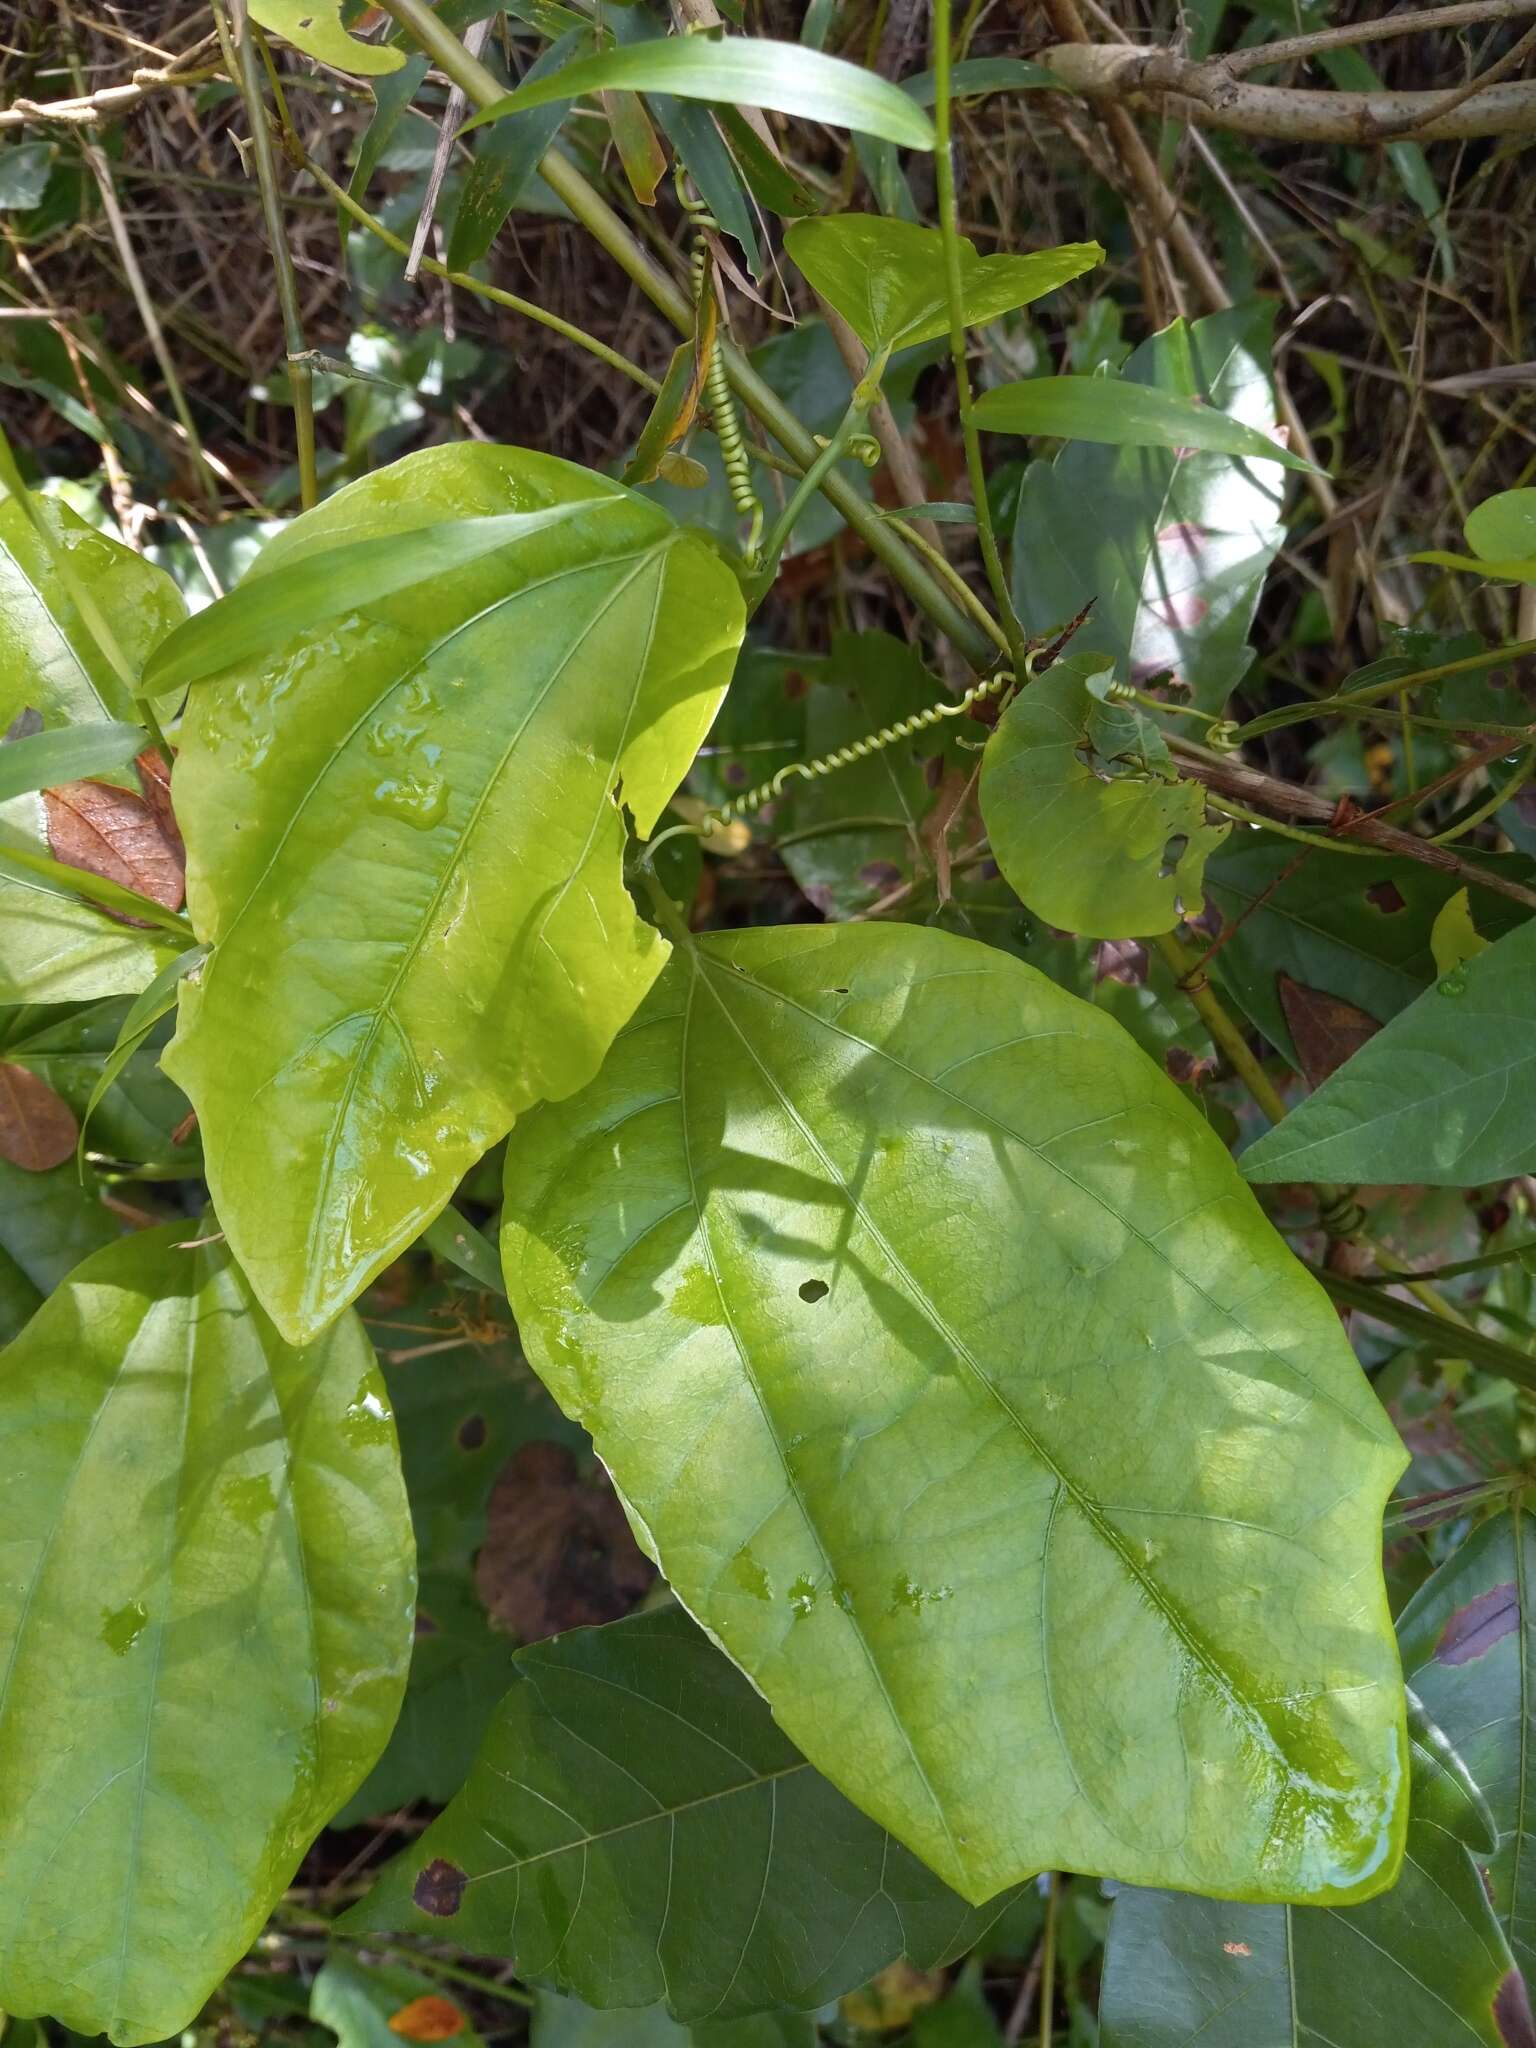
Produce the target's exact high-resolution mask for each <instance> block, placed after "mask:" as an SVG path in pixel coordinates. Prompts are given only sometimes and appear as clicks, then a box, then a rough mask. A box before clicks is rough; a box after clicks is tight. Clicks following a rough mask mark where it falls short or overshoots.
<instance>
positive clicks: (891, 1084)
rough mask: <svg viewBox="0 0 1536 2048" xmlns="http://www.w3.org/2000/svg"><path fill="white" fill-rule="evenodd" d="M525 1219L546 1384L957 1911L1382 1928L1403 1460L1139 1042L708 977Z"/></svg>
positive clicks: (886, 953) (972, 1007)
mask: <svg viewBox="0 0 1536 2048" xmlns="http://www.w3.org/2000/svg"><path fill="white" fill-rule="evenodd" d="M506 1196H507V1207H506V1222H505V1227H504V1232H503V1243H502V1262H503V1265H504V1268H505V1270H506V1276H507V1283H508V1287H509V1290H510V1293H511V1296H512V1303H513V1309H514V1313H515V1315H516V1318H517V1323H518V1328H519V1330H520V1332H521V1334H522V1337H523V1341H524V1344H525V1346H526V1348H527V1351H528V1355H529V1358H530V1360H531V1362H532V1363H533V1364H534V1366H535V1367H536V1369H537V1370H538V1371H539V1373H540V1374H541V1375H542V1377H543V1378H544V1379H545V1381H546V1383H547V1384H548V1385H549V1387H550V1389H551V1391H552V1392H553V1393H554V1395H555V1398H556V1399H557V1400H558V1401H559V1402H560V1404H561V1406H562V1407H564V1408H565V1409H566V1411H567V1412H568V1413H569V1414H571V1415H573V1416H575V1417H576V1418H577V1419H579V1420H580V1421H581V1422H583V1423H584V1424H585V1425H586V1427H587V1428H588V1429H589V1430H590V1431H591V1433H592V1437H593V1440H594V1443H595V1445H596V1448H597V1451H598V1455H599V1456H600V1457H601V1458H602V1460H603V1462H604V1464H605V1465H606V1466H607V1467H608V1470H609V1472H610V1473H611V1475H612V1477H613V1479H614V1483H615V1484H616V1485H617V1487H618V1488H619V1490H620V1492H621V1494H622V1495H623V1497H624V1499H625V1501H626V1503H627V1504H628V1506H629V1509H630V1513H631V1517H632V1519H633V1520H634V1522H635V1525H636V1527H637V1528H638V1529H640V1530H642V1531H643V1532H644V1539H645V1541H646V1543H647V1544H648V1545H649V1546H650V1548H651V1549H652V1552H653V1554H654V1555H655V1556H656V1557H657V1558H658V1560H659V1561H660V1563H661V1565H662V1569H663V1570H664V1571H665V1573H666V1575H667V1577H668V1579H669V1580H670V1581H671V1583H672V1585H673V1586H674V1587H675V1589H676V1591H677V1593H678V1596H679V1598H680V1599H681V1600H683V1601H684V1603H685V1604H686V1605H687V1606H688V1608H689V1610H690V1611H691V1612H692V1613H693V1614H695V1615H696V1616H697V1617H698V1619H699V1620H700V1621H701V1622H702V1623H703V1624H704V1625H705V1626H706V1627H707V1628H708V1629H709V1630H710V1631H711V1633H712V1634H713V1635H715V1636H716V1637H717V1638H718V1640H719V1641H720V1642H721V1643H722V1644H723V1645H724V1647H725V1648H726V1649H727V1650H728V1651H729V1653H730V1654H731V1656H732V1657H734V1658H735V1659H736V1661H737V1662H738V1663H739V1664H740V1665H741V1666H742V1668H743V1669H744V1670H745V1671H746V1672H747V1673H748V1674H749V1676H750V1677H751V1678H752V1680H753V1682H754V1683H755V1684H756V1685H757V1686H758V1687H759V1688H760V1689H761V1691H762V1692H763V1693H764V1695H765V1696H766V1697H767V1699H768V1700H769V1702H770V1703H771V1705H772V1707H773V1710H774V1714H775V1717H776V1718H777V1720H778V1722H779V1723H780V1725H781V1726H782V1727H783V1729H784V1731H785V1733H786V1734H787V1735H788V1736H789V1737H790V1738H791V1740H793V1741H794V1742H796V1743H797V1744H798V1745H799V1746H800V1747H801V1748H802V1749H803V1750H804V1752H805V1754H806V1755H807V1756H808V1757H809V1759H810V1761H811V1762H812V1763H813V1764H814V1765H815V1766H816V1768H817V1769H818V1770H821V1771H824V1772H825V1773H826V1775H827V1776H828V1777H829V1778H831V1779H832V1780H833V1782H834V1783H835V1784H836V1785H837V1786H838V1787H839V1788H840V1789H841V1790H842V1791H843V1792H845V1793H846V1794H847V1795H848V1796H849V1797H850V1798H851V1799H852V1800H854V1801H855V1803H856V1804H857V1805H859V1806H861V1807H862V1808H863V1809H864V1810H865V1811H866V1812H868V1813H870V1814H871V1815H872V1816H873V1817H874V1818H875V1819H877V1820H879V1821H880V1822H881V1823H882V1824H883V1825H885V1826H886V1827H888V1828H889V1829H890V1830H891V1832H892V1833H893V1834H895V1835H897V1836H898V1837H899V1838H900V1839H902V1840H903V1841H905V1842H906V1843H907V1844H908V1846H909V1847H911V1848H912V1849H914V1850H915V1851H916V1852H917V1853H918V1854H919V1855H921V1856H922V1857H923V1858H924V1860H925V1861H926V1862H928V1863H929V1864H931V1865H932V1867H933V1868H934V1869H935V1870H937V1871H939V1872H940V1873H941V1875H943V1876H944V1877H945V1878H946V1879H947V1880H948V1881H949V1882H950V1883H952V1884H954V1885H955V1886H956V1888H957V1889H958V1890H960V1891H961V1892H962V1893H963V1894H964V1895H965V1896H966V1897H968V1898H971V1899H973V1900H977V1901H980V1900H982V1899H985V1898H987V1897H989V1896H990V1895H992V1894H993V1893H995V1892H996V1891H997V1890H998V1889H999V1888H1000V1887H1002V1886H1003V1885H1005V1884H1009V1883H1012V1882H1013V1881H1015V1880H1016V1879H1018V1878H1019V1877H1021V1876H1023V1875H1025V1874H1027V1873H1029V1872H1031V1871H1034V1870H1038V1869H1040V1868H1044V1867H1064V1868H1069V1869H1073V1870H1079V1871H1089V1872H1092V1871H1102V1872H1113V1873H1115V1874H1117V1875H1119V1876H1121V1877H1126V1878H1131V1877H1138V1876H1142V1875H1145V1874H1149V1873H1156V1875H1157V1876H1158V1878H1159V1879H1160V1880H1161V1881H1164V1882H1170V1881H1175V1882H1178V1883H1181V1884H1189V1885H1198V1886H1202V1887H1205V1888H1208V1889H1211V1890H1221V1889H1227V1890H1234V1889H1236V1890H1245V1891H1247V1892H1248V1893H1249V1894H1250V1895H1257V1896H1261V1897H1264V1896H1268V1897H1276V1896H1281V1897H1284V1896H1291V1897H1309V1898H1316V1897H1325V1898H1326V1897H1331V1898H1341V1897H1350V1896H1357V1895H1361V1894H1364V1893H1368V1892H1370V1891H1373V1890H1375V1889H1377V1888H1378V1887H1379V1886H1380V1885H1382V1884H1383V1883H1385V1882H1387V1881H1389V1879H1390V1876H1391V1872H1392V1869H1393V1866H1394V1863H1395V1860H1396V1853H1397V1842H1398V1840H1399V1834H1398V1829H1399V1827H1400V1825H1401V1812H1400V1800H1399V1797H1398V1793H1399V1784H1398V1775H1399V1759H1400V1740H1401V1736H1400V1723H1399V1718H1398V1717H1399V1715H1400V1712H1401V1694H1400V1691H1399V1689H1398V1684H1397V1678H1396V1657H1395V1648H1394V1645H1393V1642H1392V1638H1391V1635H1390V1631H1389V1629H1388V1627H1387V1622H1386V1608H1385V1600H1384V1597H1383V1593H1382V1588H1381V1583H1380V1575H1379V1565H1378V1561H1377V1544H1378V1528H1379V1518H1380V1511H1381V1504H1382V1501H1383V1499H1384V1497H1385V1495H1386V1493H1387V1492H1388V1490H1389V1489H1390V1487H1391V1484H1392V1482H1393V1480H1394V1478H1395V1477H1396V1475H1397V1474H1398V1473H1399V1472H1400V1471H1401V1470H1402V1466H1403V1454H1402V1451H1401V1448H1400V1446H1399V1444H1398V1442H1397V1438H1396V1436H1395V1434H1394V1433H1393V1431H1392V1429H1391V1426H1390V1424H1389V1423H1388V1422H1387V1420H1386V1418H1385V1416H1384V1415H1383V1413H1382V1412H1381V1410H1380V1409H1379V1408H1378V1407H1377V1405H1376V1403H1375V1401H1374V1398H1373V1397H1372V1396H1371V1394H1370V1392H1369V1390H1368V1389H1367V1387H1366V1386H1365V1383H1364V1381H1363V1380H1362V1379H1361V1377H1360V1374H1359V1371H1358V1368H1357V1366H1356V1364H1355V1361H1354V1358H1353V1355H1352V1354H1351V1352H1350V1350H1349V1347H1348V1345H1347V1344H1346V1343H1345V1341H1344V1338H1343V1336H1342V1333H1341V1331H1340V1329H1339V1326H1338V1322H1337V1319H1336V1318H1335V1316H1334V1315H1333V1312H1332V1310H1331V1309H1330V1308H1329V1307H1328V1305H1327V1303H1326V1301H1325V1300H1324V1298H1323V1296H1322V1295H1321V1293H1320V1292H1319V1290H1318V1289H1317V1287H1316V1285H1315V1283H1314V1282H1312V1281H1311V1280H1310V1279H1309V1278H1308V1277H1307V1276H1306V1275H1305V1274H1304V1273H1303V1271H1302V1270H1301V1268H1300V1267H1299V1266H1298V1265H1297V1264H1296V1263H1295V1262H1294V1260H1293V1259H1292V1258H1291V1256H1290V1254H1289V1253H1288V1252H1287V1251H1286V1250H1285V1248H1284V1247H1283V1245H1282V1244H1281V1243H1280V1241H1279V1239H1278V1238H1277V1237H1276V1236H1275V1234H1274V1233H1273V1231H1272V1230H1271V1229H1270V1227H1269V1225H1268V1224H1267V1222H1265V1220H1264V1219H1263V1218H1262V1216H1261V1215H1260V1213H1259V1211H1258V1209H1257V1206H1256V1205H1255V1204H1254V1203H1253V1202H1252V1201H1251V1200H1250V1199H1248V1198H1246V1197H1245V1195H1244V1193H1243V1191H1242V1188H1241V1184H1240V1181H1239V1179H1238V1176H1237V1174H1236V1173H1235V1171H1234V1169H1233V1166H1232V1162H1231V1160H1230V1159H1229V1157H1228V1156H1227V1153H1226V1152H1225V1150H1224V1149H1223V1147H1222V1145H1221V1144H1220V1142H1219V1141H1218V1140H1217V1139H1216V1138H1215V1137H1214V1136H1213V1135H1212V1133H1211V1131H1210V1129H1209V1128H1208V1126H1207V1125H1206V1124H1205V1122H1204V1121H1203V1119H1202V1118H1201V1117H1200V1115H1199V1113H1198V1112H1197V1111H1196V1110H1194V1109H1193V1108H1192V1107H1191V1106H1190V1105H1189V1104H1188V1103H1187V1101H1186V1100H1185V1099H1184V1098H1183V1097H1182V1096H1181V1095H1180V1094H1179V1093H1178V1091H1177V1089H1175V1088H1174V1086H1173V1084H1172V1083H1171V1082H1169V1081H1168V1080H1166V1079H1165V1078H1164V1077H1163V1076H1162V1075H1161V1074H1159V1073H1158V1072H1157V1071H1156V1069H1155V1068H1154V1067H1153V1066H1152V1065H1151V1064H1150V1063H1149V1062H1148V1061H1147V1060H1146V1059H1145V1057H1144V1055H1143V1054H1141V1053H1140V1052H1138V1051H1137V1050H1136V1049H1135V1047H1134V1046H1133V1045H1132V1044H1131V1043H1130V1041H1129V1040H1128V1039H1127V1037H1126V1036H1125V1034H1124V1032H1123V1031H1121V1029H1120V1027H1119V1026H1118V1025H1117V1024H1115V1023H1114V1022H1113V1021H1112V1020H1111V1019H1110V1018H1108V1017H1106V1016H1103V1015H1101V1014H1100V1013H1099V1012H1097V1011H1095V1010H1093V1009H1091V1008H1089V1007H1088V1006H1087V1005H1085V1004H1082V1003H1079V1002H1078V1001H1076V1000H1075V999H1074V998H1073V997H1071V996H1068V995H1065V994H1064V993H1063V992H1062V991H1061V990H1059V989H1058V988H1056V987H1055V986H1054V985H1053V984H1052V983H1050V982H1049V981H1047V980H1046V979H1045V978H1044V977H1043V976H1040V975H1037V974H1035V973H1034V972H1033V971H1032V970H1031V969H1029V968H1027V967H1025V966H1023V965H1021V964H1020V963H1018V962H1017V961H1015V960H1012V959H1009V958H1007V957H1006V956H1005V955H1003V954H1001V953H999V952H996V951H994V950H993V949H991V948H989V947H984V946H980V945H977V944H975V943H974V942H972V941H969V940H965V939H959V938H954V937H951V936H949V935H947V934H944V933H940V932H937V931H932V930H923V929H919V928H917V927H908V928H905V929H899V928H893V927H888V926H884V925H876V924H858V925H838V926H826V927H822V928H820V929H812V928H807V927H804V926H795V927H788V928H785V929H783V930H748V931H741V932H736V933H731V934H717V935H711V936H710V937H708V938H707V939H705V940H703V941H701V942H700V943H699V944H698V945H697V946H696V947H693V948H691V949H690V950H689V951H688V953H687V954H686V955H685V956H683V957H680V958H674V960H673V962H672V964H671V966H670V968H669V970H668V972H667V974H666V976H665V977H664V978H663V980H662V982H661V983H660V984H658V987H657V989H656V990H655V992H654V994H653V995H652V997H651V999H650V1000H649V1002H648V1003H647V1004H646V1005H645V1006H644V1007H643V1008H642V1010H641V1011H640V1012H639V1014H638V1015H637V1017H636V1019H635V1021H634V1023H633V1024H632V1025H631V1026H630V1027H629V1029H628V1030H627V1031H625V1032H624V1033H623V1034H622V1035H621V1037H620V1038H619V1040H618V1041H617V1043H616V1044H615V1046H614V1048H613V1050H612V1051H611V1052H610V1054H609V1057H608V1059H607V1061H606V1062H605V1063H604V1066H603V1070H602V1072H601V1074H600V1075H599V1077H598V1079H597V1081H596V1082H595V1083H594V1084H593V1085H592V1086H591V1087H590V1088H589V1089H587V1090H586V1091H585V1092H584V1093H583V1094H582V1095H581V1096H580V1097H579V1098H577V1099H576V1100H575V1101H572V1102H568V1103H565V1104H562V1105H560V1106H558V1107H551V1108H548V1109H545V1110H541V1111H539V1112H538V1113H537V1114H536V1115H535V1116H533V1117H530V1118H528V1119H527V1120H526V1121H525V1122H524V1123H523V1124H521V1125H520V1126H519V1127H518V1129H517V1130H516V1131H515V1132H514V1133H513V1136H512V1139H511V1140H510V1142H509V1146H508V1152H507V1180H506ZM1217 1442H1219V1443H1220V1444H1221V1445H1222V1455H1221V1457H1219V1458H1215V1457H1212V1456H1211V1455H1210V1454H1209V1450H1210V1446H1211V1445H1212V1444H1213V1443H1217ZM1193 1759H1198V1765H1196V1763H1194V1762H1192V1760H1193Z"/></svg>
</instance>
